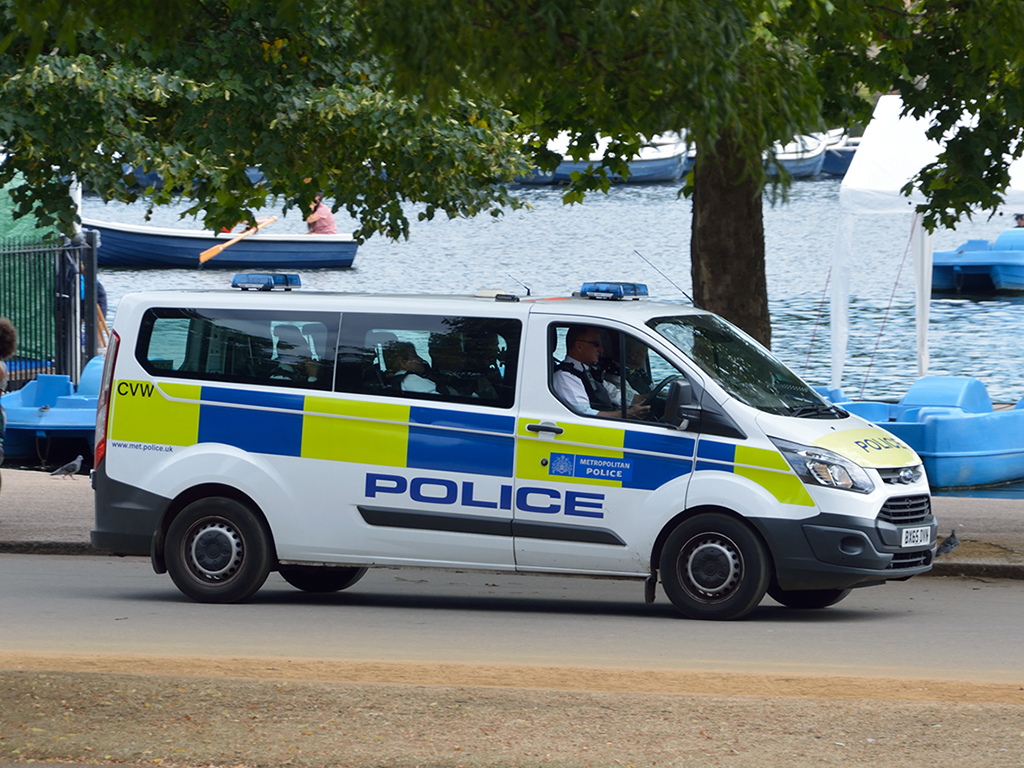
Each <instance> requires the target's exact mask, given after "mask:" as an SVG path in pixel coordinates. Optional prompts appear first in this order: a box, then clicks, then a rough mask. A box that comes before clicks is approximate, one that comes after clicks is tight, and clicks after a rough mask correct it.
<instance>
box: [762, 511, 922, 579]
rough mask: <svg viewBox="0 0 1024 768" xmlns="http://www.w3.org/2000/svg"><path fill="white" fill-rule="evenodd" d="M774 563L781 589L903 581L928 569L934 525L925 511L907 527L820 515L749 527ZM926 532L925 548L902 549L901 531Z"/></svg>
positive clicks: (878, 519) (770, 520)
mask: <svg viewBox="0 0 1024 768" xmlns="http://www.w3.org/2000/svg"><path fill="white" fill-rule="evenodd" d="M753 522H754V523H755V524H756V525H757V527H758V529H759V530H760V532H761V535H762V536H764V538H765V541H766V542H767V544H768V546H769V548H770V549H771V553H772V557H773V559H774V562H775V579H776V581H777V582H778V585H779V587H780V588H781V589H784V590H796V589H848V588H850V587H864V586H868V585H871V584H880V583H882V582H884V581H889V580H893V579H901V580H902V579H908V578H910V577H911V576H916V575H917V574H920V573H925V572H926V571H928V570H930V569H931V567H932V558H933V557H934V555H935V535H936V531H937V527H938V526H937V524H936V521H935V517H934V516H933V515H932V514H931V511H930V509H929V511H928V512H927V513H926V514H925V515H923V516H922V517H921V518H920V519H915V520H913V521H912V522H900V523H894V522H889V521H888V520H885V519H882V518H876V519H874V520H866V519H864V518H860V517H849V516H846V515H835V514H820V515H817V516H816V517H812V518H808V519H805V520H776V519H765V518H760V519H758V520H754V521H753ZM923 526H928V527H929V528H930V533H929V537H928V542H929V543H928V544H927V545H918V546H914V547H903V546H901V540H902V532H903V529H905V528H920V527H923Z"/></svg>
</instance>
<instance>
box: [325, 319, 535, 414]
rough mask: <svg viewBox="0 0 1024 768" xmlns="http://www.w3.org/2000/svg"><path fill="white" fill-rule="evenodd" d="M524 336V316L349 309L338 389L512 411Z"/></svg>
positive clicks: (344, 323) (343, 331) (344, 324)
mask: <svg viewBox="0 0 1024 768" xmlns="http://www.w3.org/2000/svg"><path fill="white" fill-rule="evenodd" d="M521 336H522V323H521V322H520V321H519V320H510V319H503V318H488V317H450V316H432V315H384V314H368V313H346V315H345V318H344V320H343V321H342V324H341V339H340V341H339V344H338V362H337V366H336V369H335V370H336V380H335V389H336V390H337V391H338V392H352V393H354V394H362V395H389V396H394V397H403V398H406V397H407V398H414V399H425V400H440V401H446V402H454V403H467V404H472V405H486V406H492V407H496V408H511V407H512V405H513V403H514V401H515V386H516V372H517V369H518V365H519V345H520V338H521Z"/></svg>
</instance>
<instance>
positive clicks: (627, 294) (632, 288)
mask: <svg viewBox="0 0 1024 768" xmlns="http://www.w3.org/2000/svg"><path fill="white" fill-rule="evenodd" d="M580 295H581V296H586V297H587V298H589V299H617V300H621V299H639V298H640V297H641V296H646V295H647V286H646V285H645V284H644V283H584V284H583V287H582V288H581V289H580Z"/></svg>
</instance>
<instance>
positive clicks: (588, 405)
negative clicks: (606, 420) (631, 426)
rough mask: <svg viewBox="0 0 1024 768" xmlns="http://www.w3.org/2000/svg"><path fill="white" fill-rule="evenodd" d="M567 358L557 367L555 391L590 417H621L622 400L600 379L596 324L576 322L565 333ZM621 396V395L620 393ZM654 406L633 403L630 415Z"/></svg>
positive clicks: (599, 336)
mask: <svg viewBox="0 0 1024 768" xmlns="http://www.w3.org/2000/svg"><path fill="white" fill-rule="evenodd" d="M565 349H566V355H565V359H564V360H563V361H562V362H560V363H559V364H558V365H557V366H555V376H554V385H555V393H556V394H557V395H558V396H559V397H560V398H561V399H562V400H563V401H564V402H565V403H566V404H567V405H568V406H569V407H570V408H572V409H573V410H574V411H576V412H577V413H582V414H586V415H589V416H608V417H621V416H622V407H621V400H620V401H619V402H616V401H615V400H614V399H613V397H612V395H611V394H610V393H609V392H608V390H607V389H606V388H605V386H604V383H603V382H602V381H599V380H598V379H599V376H600V374H599V373H598V371H597V368H596V366H597V364H598V362H599V361H600V359H601V334H600V332H599V331H598V330H597V328H594V327H592V326H588V325H574V326H572V327H571V328H569V331H568V332H567V333H566V335H565ZM620 397H621V396H620ZM649 411H650V406H648V405H644V404H643V403H633V404H632V405H630V406H629V407H628V408H627V410H626V416H627V417H630V418H642V417H644V416H646V415H647V413H648V412H649Z"/></svg>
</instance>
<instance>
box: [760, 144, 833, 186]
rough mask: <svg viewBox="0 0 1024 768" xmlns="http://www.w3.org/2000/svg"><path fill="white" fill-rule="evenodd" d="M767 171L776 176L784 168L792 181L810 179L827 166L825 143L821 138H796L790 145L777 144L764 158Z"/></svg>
mask: <svg viewBox="0 0 1024 768" xmlns="http://www.w3.org/2000/svg"><path fill="white" fill-rule="evenodd" d="M764 162H765V170H766V171H767V172H768V175H769V176H775V175H776V174H777V173H778V169H779V168H782V169H784V170H785V171H786V173H788V174H789V177H790V178H792V179H809V178H811V177H813V176H817V175H818V174H819V173H821V168H822V166H823V165H824V164H825V141H824V139H822V138H821V137H820V136H811V135H801V136H794V137H793V140H792V141H791V142H789V143H788V144H779V143H776V144H775V146H774V147H772V149H771V150H769V151H768V152H766V153H765V156H764Z"/></svg>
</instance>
